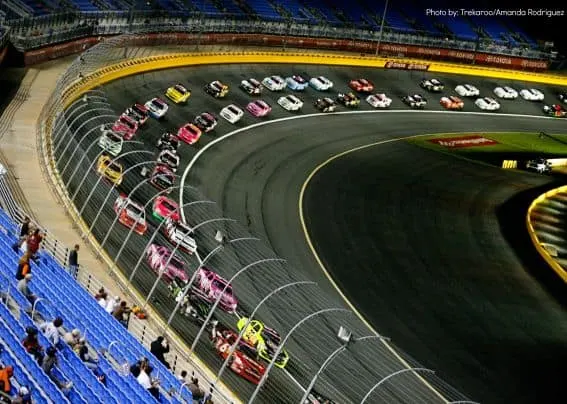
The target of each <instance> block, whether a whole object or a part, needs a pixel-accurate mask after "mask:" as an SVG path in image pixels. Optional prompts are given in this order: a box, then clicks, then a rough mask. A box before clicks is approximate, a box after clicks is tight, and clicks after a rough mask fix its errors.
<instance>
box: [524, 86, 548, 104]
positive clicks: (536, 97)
mask: <svg viewBox="0 0 567 404" xmlns="http://www.w3.org/2000/svg"><path fill="white" fill-rule="evenodd" d="M520 97H522V98H523V99H524V100H526V101H543V99H544V98H545V96H544V95H543V93H542V92H541V91H540V90H538V89H537V88H524V89H522V90H520Z"/></svg>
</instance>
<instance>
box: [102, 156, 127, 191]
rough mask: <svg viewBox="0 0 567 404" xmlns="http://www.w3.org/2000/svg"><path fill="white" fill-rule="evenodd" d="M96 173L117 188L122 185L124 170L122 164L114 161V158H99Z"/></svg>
mask: <svg viewBox="0 0 567 404" xmlns="http://www.w3.org/2000/svg"><path fill="white" fill-rule="evenodd" d="M96 172H97V173H98V174H100V175H101V176H102V177H103V178H105V179H107V180H109V181H110V182H112V183H113V184H114V185H116V186H118V185H120V184H122V173H123V172H124V168H123V167H122V164H120V163H118V162H116V161H112V158H111V157H109V156H106V155H102V156H100V157H99V158H98V161H97V164H96Z"/></svg>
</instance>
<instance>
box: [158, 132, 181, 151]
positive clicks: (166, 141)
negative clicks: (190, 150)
mask: <svg viewBox="0 0 567 404" xmlns="http://www.w3.org/2000/svg"><path fill="white" fill-rule="evenodd" d="M156 146H157V148H158V149H160V150H171V151H174V152H176V151H177V149H178V148H179V139H178V138H177V136H175V135H174V134H173V133H169V132H164V133H162V135H161V136H160V138H159V139H158V141H157V143H156Z"/></svg>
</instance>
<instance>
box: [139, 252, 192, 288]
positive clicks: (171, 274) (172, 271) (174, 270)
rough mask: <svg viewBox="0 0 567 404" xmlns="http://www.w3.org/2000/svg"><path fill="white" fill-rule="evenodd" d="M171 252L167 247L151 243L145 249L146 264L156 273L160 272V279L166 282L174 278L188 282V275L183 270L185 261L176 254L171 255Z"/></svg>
mask: <svg viewBox="0 0 567 404" xmlns="http://www.w3.org/2000/svg"><path fill="white" fill-rule="evenodd" d="M171 253H172V251H171V250H170V249H169V248H167V247H164V246H161V245H158V244H151V245H150V246H149V248H148V249H147V251H146V258H147V260H148V265H149V266H150V268H151V269H152V270H153V271H154V272H155V273H156V274H158V275H159V274H162V279H163V280H164V281H165V282H167V283H170V282H171V281H173V280H174V279H175V278H178V279H179V280H181V281H182V282H188V281H189V277H188V276H187V272H186V271H185V263H184V262H183V261H182V260H181V258H180V257H178V256H177V255H174V256H173V257H171ZM170 257H171V259H170ZM168 261H169V263H168Z"/></svg>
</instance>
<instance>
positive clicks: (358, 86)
mask: <svg viewBox="0 0 567 404" xmlns="http://www.w3.org/2000/svg"><path fill="white" fill-rule="evenodd" d="M348 85H349V87H350V88H352V89H353V90H354V91H356V92H357V93H371V92H372V91H374V84H372V83H371V82H370V81H369V80H366V79H354V80H351V81H350V82H349V83H348Z"/></svg>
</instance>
